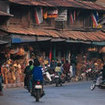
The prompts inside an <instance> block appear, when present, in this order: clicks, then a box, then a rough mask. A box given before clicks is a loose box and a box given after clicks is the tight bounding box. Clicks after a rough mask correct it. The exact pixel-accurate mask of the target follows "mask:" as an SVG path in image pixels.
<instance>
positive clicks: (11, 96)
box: [0, 82, 105, 105]
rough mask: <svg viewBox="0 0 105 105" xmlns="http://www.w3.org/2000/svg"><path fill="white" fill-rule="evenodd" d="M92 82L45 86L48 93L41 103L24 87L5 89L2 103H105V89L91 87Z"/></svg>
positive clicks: (33, 104) (74, 104) (90, 104)
mask: <svg viewBox="0 0 105 105" xmlns="http://www.w3.org/2000/svg"><path fill="white" fill-rule="evenodd" d="M89 86H90V82H78V83H70V84H66V85H64V86H62V87H55V86H48V87H45V92H46V95H45V96H44V97H43V98H42V99H41V100H40V102H39V103H36V102H35V99H34V98H33V97H32V96H31V95H30V94H29V93H28V92H27V90H25V89H23V88H15V89H8V90H4V91H5V92H4V96H2V97H0V105H105V90H103V89H98V88H96V89H95V90H94V91H90V89H89Z"/></svg>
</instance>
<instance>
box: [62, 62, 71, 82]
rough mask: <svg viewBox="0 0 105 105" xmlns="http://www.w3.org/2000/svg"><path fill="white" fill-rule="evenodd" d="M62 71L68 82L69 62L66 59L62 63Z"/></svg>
mask: <svg viewBox="0 0 105 105" xmlns="http://www.w3.org/2000/svg"><path fill="white" fill-rule="evenodd" d="M63 73H64V74H65V75H66V80H67V81H68V82H69V81H70V63H69V62H68V60H66V62H65V63H64V65H63Z"/></svg>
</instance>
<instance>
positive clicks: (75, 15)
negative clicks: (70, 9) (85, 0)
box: [73, 10, 76, 21]
mask: <svg viewBox="0 0 105 105" xmlns="http://www.w3.org/2000/svg"><path fill="white" fill-rule="evenodd" d="M73 18H74V21H75V20H76V11H75V10H74V16H73Z"/></svg>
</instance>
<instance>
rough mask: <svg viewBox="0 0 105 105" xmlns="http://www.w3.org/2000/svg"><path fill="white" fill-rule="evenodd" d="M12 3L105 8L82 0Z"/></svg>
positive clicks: (19, 0)
mask: <svg viewBox="0 0 105 105" xmlns="http://www.w3.org/2000/svg"><path fill="white" fill-rule="evenodd" d="M9 1H10V2H12V3H15V4H20V5H34V6H46V7H47V6H49V7H73V8H84V9H96V10H105V7H103V6H100V5H98V4H96V3H94V2H86V1H81V0H9Z"/></svg>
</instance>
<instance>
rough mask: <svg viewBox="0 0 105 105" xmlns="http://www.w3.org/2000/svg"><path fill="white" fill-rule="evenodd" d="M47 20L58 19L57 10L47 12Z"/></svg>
mask: <svg viewBox="0 0 105 105" xmlns="http://www.w3.org/2000/svg"><path fill="white" fill-rule="evenodd" d="M47 17H48V18H57V17H58V10H57V9H56V10H49V11H48V16H47Z"/></svg>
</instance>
